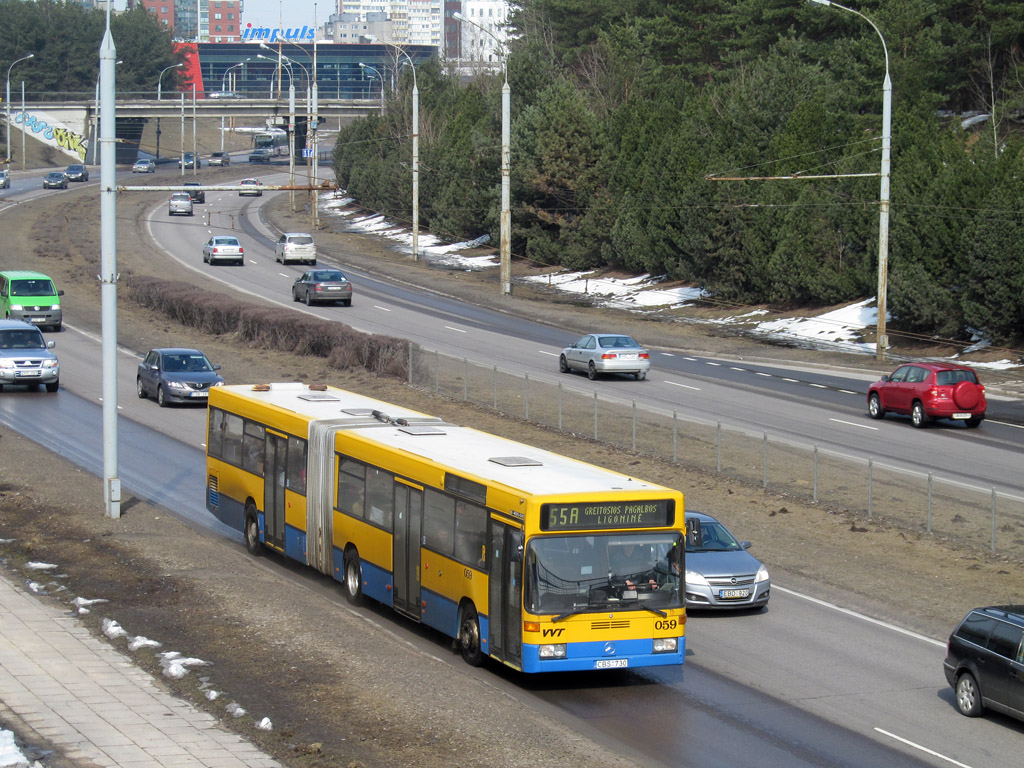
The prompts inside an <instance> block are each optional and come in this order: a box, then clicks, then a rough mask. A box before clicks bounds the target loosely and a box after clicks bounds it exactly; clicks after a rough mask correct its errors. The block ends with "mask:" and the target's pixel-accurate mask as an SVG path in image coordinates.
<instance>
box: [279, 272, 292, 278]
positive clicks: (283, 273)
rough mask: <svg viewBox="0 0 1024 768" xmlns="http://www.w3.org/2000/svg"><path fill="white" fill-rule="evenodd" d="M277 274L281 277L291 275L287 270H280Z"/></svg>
mask: <svg viewBox="0 0 1024 768" xmlns="http://www.w3.org/2000/svg"><path fill="white" fill-rule="evenodd" d="M277 274H279V275H280V276H281V277H291V275H289V274H288V273H287V272H278V273H277Z"/></svg>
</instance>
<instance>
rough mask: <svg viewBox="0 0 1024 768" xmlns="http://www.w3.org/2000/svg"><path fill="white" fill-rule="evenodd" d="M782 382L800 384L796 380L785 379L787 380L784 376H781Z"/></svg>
mask: <svg viewBox="0 0 1024 768" xmlns="http://www.w3.org/2000/svg"><path fill="white" fill-rule="evenodd" d="M782 380H783V381H789V382H792V383H793V384H799V383H800V382H799V381H798V380H796V379H787V378H786V377H785V376H783V377H782Z"/></svg>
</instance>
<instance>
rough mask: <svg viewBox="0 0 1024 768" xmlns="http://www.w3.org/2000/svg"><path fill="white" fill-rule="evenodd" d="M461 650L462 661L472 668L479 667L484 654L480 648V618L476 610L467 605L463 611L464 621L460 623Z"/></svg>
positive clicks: (459, 639) (459, 638)
mask: <svg viewBox="0 0 1024 768" xmlns="http://www.w3.org/2000/svg"><path fill="white" fill-rule="evenodd" d="M458 641H459V650H460V651H461V652H462V659H463V661H465V662H466V663H467V664H469V665H470V666H471V667H479V666H480V664H481V663H482V662H483V659H484V654H483V651H482V650H481V648H480V618H479V617H478V616H477V615H476V608H474V607H473V606H472V605H467V606H466V607H465V608H463V609H462V621H460V622H459V637H458Z"/></svg>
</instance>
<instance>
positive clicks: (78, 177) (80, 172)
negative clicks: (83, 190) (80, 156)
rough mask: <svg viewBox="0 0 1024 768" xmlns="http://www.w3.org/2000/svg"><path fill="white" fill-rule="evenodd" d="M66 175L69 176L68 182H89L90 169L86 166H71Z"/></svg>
mask: <svg viewBox="0 0 1024 768" xmlns="http://www.w3.org/2000/svg"><path fill="white" fill-rule="evenodd" d="M64 173H65V174H66V175H67V177H68V181H88V180H89V169H88V168H86V167H85V166H84V165H69V166H68V167H67V169H65V171H64Z"/></svg>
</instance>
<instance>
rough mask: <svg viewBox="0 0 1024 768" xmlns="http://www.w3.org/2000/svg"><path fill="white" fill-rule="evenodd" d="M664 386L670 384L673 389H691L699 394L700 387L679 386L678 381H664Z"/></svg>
mask: <svg viewBox="0 0 1024 768" xmlns="http://www.w3.org/2000/svg"><path fill="white" fill-rule="evenodd" d="M665 383H666V384H671V385H672V386H673V387H682V388H683V389H692V390H694V391H696V392H700V387H691V386H690V385H689V384H680V383H679V382H678V381H666V382H665Z"/></svg>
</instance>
